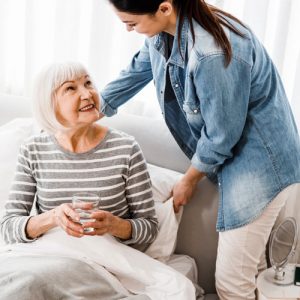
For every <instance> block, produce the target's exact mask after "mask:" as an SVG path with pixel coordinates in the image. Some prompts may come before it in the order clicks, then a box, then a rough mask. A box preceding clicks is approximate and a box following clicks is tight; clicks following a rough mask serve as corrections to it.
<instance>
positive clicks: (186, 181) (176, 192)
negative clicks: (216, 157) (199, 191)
mask: <svg viewBox="0 0 300 300" xmlns="http://www.w3.org/2000/svg"><path fill="white" fill-rule="evenodd" d="M204 176H205V173H202V172H199V171H198V170H197V169H195V168H194V167H192V166H191V167H190V168H189V169H188V170H187V172H186V174H185V175H184V176H183V177H182V179H181V180H180V181H179V182H177V183H176V184H175V186H174V188H173V191H172V196H173V206H174V211H175V213H178V212H179V209H180V206H183V205H186V204H187V203H188V201H189V200H190V198H191V197H192V195H193V193H194V191H195V189H196V186H197V184H198V182H199V180H201V179H202V178H203V177H204Z"/></svg>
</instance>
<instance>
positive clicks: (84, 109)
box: [79, 104, 95, 112]
mask: <svg viewBox="0 0 300 300" xmlns="http://www.w3.org/2000/svg"><path fill="white" fill-rule="evenodd" d="M94 108H95V104H89V105H86V106H84V107H82V108H80V109H79V111H81V112H84V111H89V110H92V109H94Z"/></svg>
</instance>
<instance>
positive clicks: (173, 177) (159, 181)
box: [147, 163, 183, 202]
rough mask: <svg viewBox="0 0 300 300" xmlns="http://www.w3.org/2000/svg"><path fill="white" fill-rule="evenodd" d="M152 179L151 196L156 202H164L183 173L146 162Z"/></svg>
mask: <svg viewBox="0 0 300 300" xmlns="http://www.w3.org/2000/svg"><path fill="white" fill-rule="evenodd" d="M147 166H148V171H149V174H150V178H151V181H152V192H153V198H154V201H156V202H165V201H167V199H169V198H170V197H171V192H172V190H173V187H174V185H175V183H176V182H178V181H179V180H180V179H181V178H182V176H183V174H182V173H178V172H176V171H173V170H170V169H166V168H162V167H158V166H155V165H152V164H149V163H148V164H147Z"/></svg>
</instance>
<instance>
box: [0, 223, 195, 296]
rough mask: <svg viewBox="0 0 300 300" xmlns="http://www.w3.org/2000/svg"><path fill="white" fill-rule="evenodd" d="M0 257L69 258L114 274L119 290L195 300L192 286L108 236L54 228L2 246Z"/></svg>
mask: <svg viewBox="0 0 300 300" xmlns="http://www.w3.org/2000/svg"><path fill="white" fill-rule="evenodd" d="M0 255H8V256H14V255H16V256H26V255H31V256H32V255H43V256H53V255H54V256H60V257H72V258H76V259H79V260H82V261H85V262H87V263H89V264H92V265H93V266H95V265H98V266H100V267H101V268H102V267H104V268H105V269H106V270H107V271H109V272H110V273H112V274H114V275H115V276H116V277H117V279H118V280H115V278H113V276H111V278H110V281H111V282H112V283H113V285H114V287H118V290H120V291H121V289H122V288H123V289H124V287H125V288H126V290H127V291H129V292H130V293H133V294H145V295H147V296H148V297H150V298H151V299H153V300H158V299H164V300H168V299H170V300H171V299H172V300H182V299H189V300H192V299H195V294H196V293H195V287H194V285H193V284H192V282H191V281H190V280H189V279H187V277H185V276H184V275H182V274H181V273H179V272H177V271H175V270H174V269H173V268H171V267H169V266H167V265H165V264H163V263H161V262H159V261H157V260H155V259H153V258H151V257H149V256H148V255H146V254H144V253H142V252H140V251H137V250H135V249H133V248H131V247H128V246H126V245H123V244H121V243H119V242H117V241H116V239H114V238H113V237H111V236H110V235H105V236H97V237H93V236H85V237H83V238H80V239H78V238H74V237H71V236H68V235H66V233H65V232H63V231H62V230H61V229H59V228H55V229H52V230H50V231H49V232H47V233H46V234H45V235H43V236H42V237H40V238H39V239H38V240H36V241H35V242H33V243H24V244H14V245H6V246H2V247H1V249H0ZM102 273H103V271H102ZM118 281H119V282H120V283H121V285H122V286H121V285H120V284H119V283H118ZM123 292H124V290H123Z"/></svg>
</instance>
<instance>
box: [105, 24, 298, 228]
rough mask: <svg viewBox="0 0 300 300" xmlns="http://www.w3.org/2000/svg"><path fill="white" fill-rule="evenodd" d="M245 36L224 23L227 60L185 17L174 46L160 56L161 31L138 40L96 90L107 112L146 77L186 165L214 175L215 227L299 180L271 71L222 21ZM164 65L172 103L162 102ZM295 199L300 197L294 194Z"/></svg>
mask: <svg viewBox="0 0 300 300" xmlns="http://www.w3.org/2000/svg"><path fill="white" fill-rule="evenodd" d="M230 22H231V23H232V24H233V25H234V26H236V28H238V29H239V30H240V31H241V32H242V33H243V34H244V35H245V37H244V38H242V37H240V36H238V35H237V34H235V33H233V32H232V31H229V30H228V29H226V28H225V32H226V34H227V35H228V38H229V39H230V42H231V46H232V52H233V56H232V60H231V62H230V64H229V66H228V67H225V64H224V53H223V51H222V49H221V48H220V47H218V46H217V45H216V43H215V41H214V39H213V37H212V36H211V35H210V34H209V33H207V32H206V31H205V30H204V29H203V28H202V27H201V26H200V25H199V24H197V23H196V22H194V30H195V35H196V40H195V43H193V39H192V34H191V31H190V28H189V24H188V22H187V20H185V21H184V24H183V28H182V33H181V43H180V45H181V47H180V49H179V47H178V32H177V33H176V35H175V38H174V45H173V49H172V53H171V55H170V57H169V59H168V60H166V57H165V52H166V51H165V50H166V42H167V36H166V35H167V34H166V33H161V34H159V35H157V36H154V37H152V38H148V39H146V41H145V45H144V47H143V48H142V49H141V50H140V51H139V52H138V53H137V54H136V55H135V56H134V57H133V59H132V61H131V64H130V65H129V66H128V68H127V69H126V70H124V71H122V72H121V74H120V76H119V78H117V79H116V80H115V81H113V82H111V83H110V84H108V85H107V86H106V87H105V89H104V90H103V91H102V92H101V96H102V110H103V112H104V113H105V114H106V115H107V116H110V115H112V114H114V113H116V112H117V108H118V107H119V106H120V105H122V104H123V103H125V102H126V101H127V100H129V99H130V98H131V97H132V96H134V95H135V94H136V93H138V92H139V91H140V90H141V89H142V88H143V87H144V86H145V85H146V84H147V83H148V82H150V81H151V80H152V79H153V81H154V85H155V87H156V92H157V98H158V101H159V104H160V107H161V110H162V113H163V115H164V117H165V120H166V123H167V125H168V127H169V128H170V131H171V132H172V134H173V136H174V137H175V139H176V141H177V142H178V143H179V145H180V147H181V149H182V150H183V151H184V152H185V154H186V155H187V156H188V157H189V158H190V159H191V164H192V165H193V166H194V167H195V168H197V169H198V170H200V171H202V172H206V173H207V174H208V175H209V177H212V175H213V174H215V175H216V176H217V179H218V184H219V191H220V201H219V211H218V220H217V230H218V231H224V230H228V229H233V228H238V227H241V226H243V225H245V224H248V223H250V222H251V221H252V220H254V219H255V218H256V217H257V216H259V215H260V214H261V213H262V211H263V210H264V208H265V207H266V206H267V205H268V204H269V203H270V202H271V201H272V199H273V198H275V196H276V195H277V194H278V193H279V192H280V191H282V190H283V189H284V188H285V187H287V186H288V185H291V184H293V183H296V182H300V141H299V134H298V132H297V128H296V125H295V122H294V119H293V115H292V112H291V109H290V106H289V103H288V100H287V97H286V94H285V91H284V88H283V85H282V82H281V80H280V77H279V75H278V72H277V70H276V68H275V66H274V64H273V63H272V61H271V59H270V57H269V56H268V54H267V53H266V51H265V49H264V47H263V46H262V44H261V43H260V42H259V41H258V39H257V38H256V37H255V35H254V34H253V33H252V32H251V30H249V29H248V28H245V27H243V26H241V25H240V24H238V23H236V22H234V21H232V20H230ZM166 70H168V71H169V73H170V81H171V85H172V87H173V90H174V93H175V96H176V100H177V103H174V101H165V96H164V94H165V84H166V83H165V81H166V73H165V72H166ZM299 201H300V199H299Z"/></svg>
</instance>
